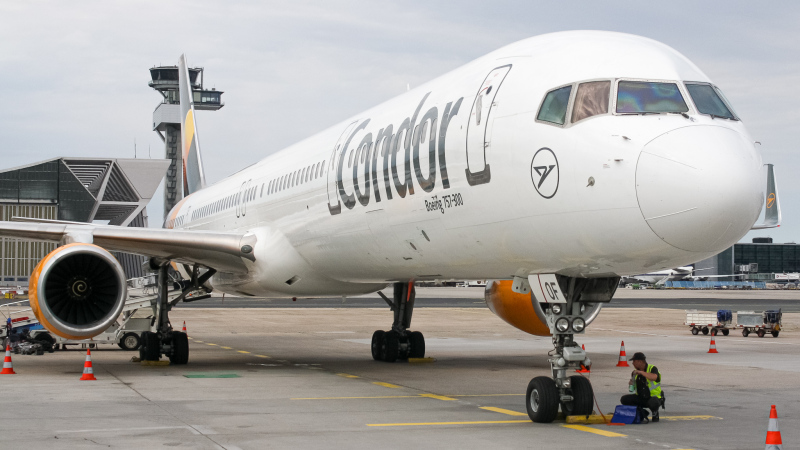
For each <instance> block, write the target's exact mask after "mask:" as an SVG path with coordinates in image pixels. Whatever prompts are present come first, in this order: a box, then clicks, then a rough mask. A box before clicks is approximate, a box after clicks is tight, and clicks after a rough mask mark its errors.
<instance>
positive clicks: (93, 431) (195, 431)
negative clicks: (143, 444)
mask: <svg viewBox="0 0 800 450" xmlns="http://www.w3.org/2000/svg"><path fill="white" fill-rule="evenodd" d="M181 428H183V429H186V430H189V431H190V432H191V433H192V434H200V432H199V431H197V430H196V429H194V428H192V427H190V426H187V425H183V426H178V427H138V428H96V429H87V430H57V431H55V433H98V432H106V431H137V430H176V429H181Z"/></svg>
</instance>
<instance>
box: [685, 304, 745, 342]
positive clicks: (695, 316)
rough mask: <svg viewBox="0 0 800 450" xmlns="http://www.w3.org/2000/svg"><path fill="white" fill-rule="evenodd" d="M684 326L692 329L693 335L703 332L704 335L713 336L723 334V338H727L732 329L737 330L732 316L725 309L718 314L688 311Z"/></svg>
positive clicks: (694, 310)
mask: <svg viewBox="0 0 800 450" xmlns="http://www.w3.org/2000/svg"><path fill="white" fill-rule="evenodd" d="M684 325H686V326H688V327H690V330H691V331H692V334H693V335H695V336H697V335H698V334H700V333H701V332H702V333H703V335H707V334H708V333H711V335H712V336H716V335H717V334H718V333H720V332H722V335H723V336H727V335H728V334H730V332H731V329H733V328H736V325H735V324H734V323H733V317H732V314H730V311H728V310H724V309H723V310H719V311H717V312H706V311H698V310H696V309H690V310H687V311H686V322H685V323H684Z"/></svg>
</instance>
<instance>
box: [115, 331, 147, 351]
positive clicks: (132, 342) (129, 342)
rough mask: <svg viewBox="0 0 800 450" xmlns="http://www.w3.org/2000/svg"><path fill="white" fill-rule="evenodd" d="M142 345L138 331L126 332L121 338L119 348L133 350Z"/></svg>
mask: <svg viewBox="0 0 800 450" xmlns="http://www.w3.org/2000/svg"><path fill="white" fill-rule="evenodd" d="M140 345H142V339H141V338H140V337H139V335H138V334H136V333H125V334H123V335H122V339H120V340H119V348H121V349H123V350H128V351H133V350H136V349H138V348H139V346H140Z"/></svg>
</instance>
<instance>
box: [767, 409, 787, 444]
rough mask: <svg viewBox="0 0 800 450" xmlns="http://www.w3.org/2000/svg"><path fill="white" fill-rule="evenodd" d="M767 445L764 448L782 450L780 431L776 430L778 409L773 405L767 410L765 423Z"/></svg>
mask: <svg viewBox="0 0 800 450" xmlns="http://www.w3.org/2000/svg"><path fill="white" fill-rule="evenodd" d="M766 444H767V446H766V447H765V450H783V445H782V444H783V442H782V441H781V432H780V430H778V411H776V410H775V405H772V409H770V410H769V425H767V442H766Z"/></svg>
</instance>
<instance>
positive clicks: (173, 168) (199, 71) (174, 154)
mask: <svg viewBox="0 0 800 450" xmlns="http://www.w3.org/2000/svg"><path fill="white" fill-rule="evenodd" d="M150 78H151V80H150V82H149V83H147V84H148V85H149V86H150V87H151V88H153V89H155V90H156V91H158V93H159V94H161V96H162V97H163V99H162V101H161V103H159V105H158V106H157V107H156V110H155V111H153V130H155V131H156V133H158V136H159V137H160V138H161V140H162V141H164V149H165V154H166V158H167V159H169V160H170V161H171V162H170V165H169V169H167V177H166V179H165V181H164V217H166V216H167V214H168V213H169V211H170V210H171V209H172V207H173V206H175V204H176V203H178V202H179V201H180V200H181V199H182V198H183V182H182V181H181V176H180V174H181V173H183V160H182V159H181V152H180V148H181V105H180V95H179V93H178V66H160V67H153V68H152V69H150ZM189 83H190V84H191V86H192V94H193V96H194V109H196V110H204V111H216V110H218V109H220V108H222V107H223V106H225V104H224V103H222V100H221V99H222V91H218V90H216V89H213V88H212V89H211V90H210V91H209V90H205V89H203V68H202V67H195V68H190V69H189Z"/></svg>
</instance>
